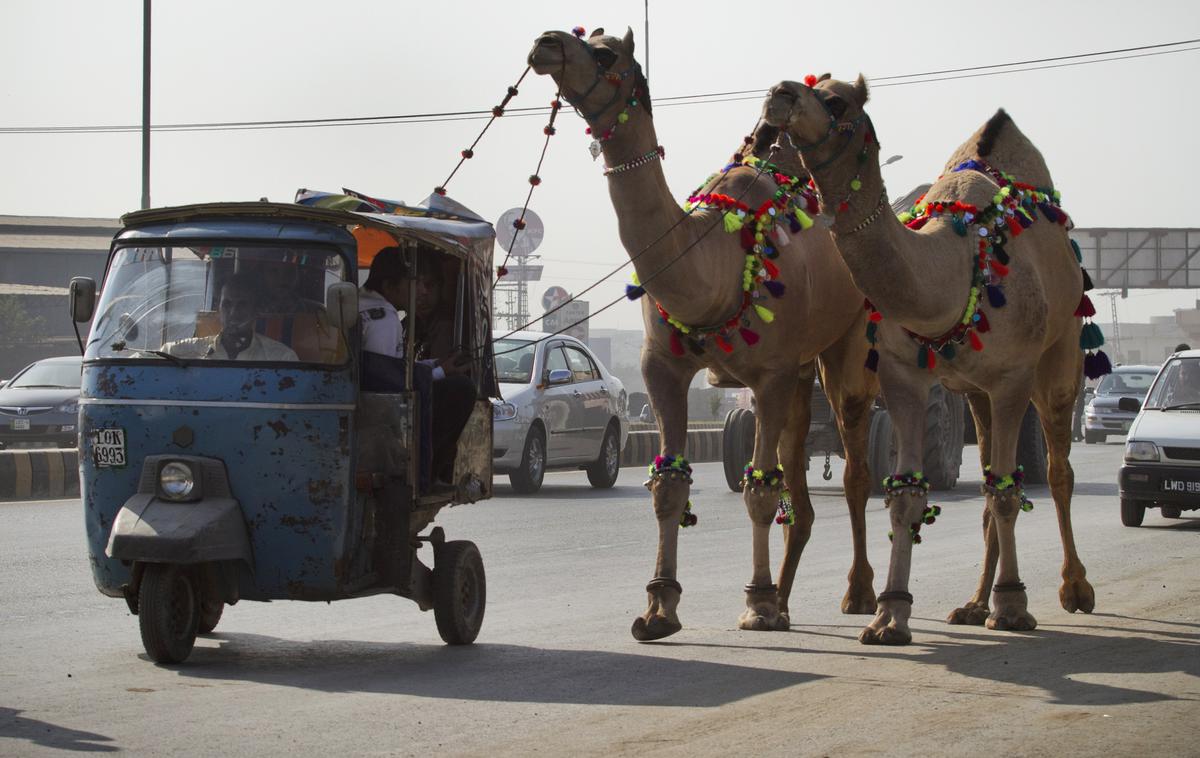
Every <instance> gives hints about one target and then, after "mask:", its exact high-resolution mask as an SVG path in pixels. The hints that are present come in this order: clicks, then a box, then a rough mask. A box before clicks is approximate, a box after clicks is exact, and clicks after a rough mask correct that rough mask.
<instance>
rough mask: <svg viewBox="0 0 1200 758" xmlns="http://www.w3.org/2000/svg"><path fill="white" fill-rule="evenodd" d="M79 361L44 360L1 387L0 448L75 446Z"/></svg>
mask: <svg viewBox="0 0 1200 758" xmlns="http://www.w3.org/2000/svg"><path fill="white" fill-rule="evenodd" d="M81 361H82V359H81V358H79V356H68V357H65V358H44V359H42V360H40V361H36V362H34V363H31V364H29V365H28V366H26V367H25V368H23V369H21V371H20V372H19V373H17V375H16V376H14V377H13V378H12V379H11V380H9V382H8V383H7V384H5V385H4V387H3V388H0V448H5V447H13V446H21V447H30V446H38V447H45V446H51V445H57V446H58V447H66V448H70V447H75V445H76V444H77V440H76V438H77V436H78V434H79V432H78V426H77V425H78V423H79V377H80V370H81V369H80V366H81Z"/></svg>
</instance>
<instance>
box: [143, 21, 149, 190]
mask: <svg viewBox="0 0 1200 758" xmlns="http://www.w3.org/2000/svg"><path fill="white" fill-rule="evenodd" d="M149 207H150V0H142V208H143V210H144V209H146V208H149Z"/></svg>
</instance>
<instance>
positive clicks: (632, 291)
mask: <svg viewBox="0 0 1200 758" xmlns="http://www.w3.org/2000/svg"><path fill="white" fill-rule="evenodd" d="M644 294H646V290H645V289H643V288H641V287H639V286H638V285H636V284H626V285H625V297H627V298H629V299H630V300H637V299H638V298H639V297H641V296H642V295H644Z"/></svg>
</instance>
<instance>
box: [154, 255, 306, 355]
mask: <svg viewBox="0 0 1200 758" xmlns="http://www.w3.org/2000/svg"><path fill="white" fill-rule="evenodd" d="M260 287H261V284H260V283H259V282H258V281H257V279H256V278H255V277H254V276H253V275H251V274H249V273H247V272H239V273H236V274H233V275H231V276H230V277H229V278H227V279H226V280H225V282H224V284H222V285H221V297H220V299H219V300H218V303H217V313H218V317H219V319H220V322H221V330H220V331H219V332H217V333H216V334H213V335H210V336H207V337H189V338H188V339H182V340H176V341H175V342H168V343H167V344H166V345H163V350H164V351H165V352H167V353H169V354H171V355H174V356H177V357H179V358H209V359H213V360H226V361H296V360H299V358H298V357H297V356H296V351H294V350H292V349H291V348H290V347H288V346H287V345H285V344H283V343H282V342H277V341H276V340H273V339H271V338H270V337H267V336H265V335H262V334H258V333H256V332H255V331H254V321H255V319H256V318H258V314H259V313H260V312H261V311H260V308H259V291H260Z"/></svg>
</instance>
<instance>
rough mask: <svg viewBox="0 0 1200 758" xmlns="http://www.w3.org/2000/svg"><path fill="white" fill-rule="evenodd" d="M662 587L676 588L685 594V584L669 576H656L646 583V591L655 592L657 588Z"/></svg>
mask: <svg viewBox="0 0 1200 758" xmlns="http://www.w3.org/2000/svg"><path fill="white" fill-rule="evenodd" d="M662 587H666V588H667V589H672V590H675V591H676V592H678V593H679V594H680V595H682V594H683V586H682V585H681V584H680V583H679V582H677V581H675V580H674V579H672V578H671V577H669V576H656V577H654V578H653V579H651V580H650V582H649V583H648V584H647V585H646V592H654V591H655V590H657V589H660V588H662Z"/></svg>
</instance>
